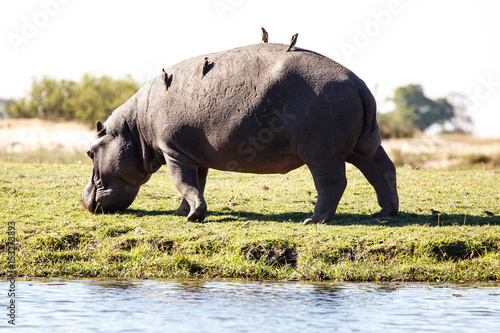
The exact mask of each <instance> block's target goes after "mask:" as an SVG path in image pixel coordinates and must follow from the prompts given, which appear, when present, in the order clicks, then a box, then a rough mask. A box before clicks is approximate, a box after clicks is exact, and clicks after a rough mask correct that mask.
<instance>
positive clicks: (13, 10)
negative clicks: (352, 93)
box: [0, 0, 500, 137]
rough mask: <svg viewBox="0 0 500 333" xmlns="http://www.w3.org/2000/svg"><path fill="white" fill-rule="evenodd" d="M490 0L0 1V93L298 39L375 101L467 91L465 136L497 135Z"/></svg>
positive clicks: (499, 68)
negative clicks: (415, 87) (351, 75)
mask: <svg viewBox="0 0 500 333" xmlns="http://www.w3.org/2000/svg"><path fill="white" fill-rule="evenodd" d="M499 14H500V1H498V0H470V1H465V0H420V1H419V0H413V1H412V0H358V1H356V0H354V1H337V0H324V1H319V0H308V1H304V0H302V1H281V0H275V1H271V0H267V1H265V0H193V1H165V0H141V1H131V0H122V1H118V0H113V1H102V0H101V1H97V0H23V1H14V0H8V1H5V0H4V1H2V2H1V3H0V34H1V39H0V50H1V52H0V56H1V61H0V98H17V97H22V96H23V95H25V94H26V93H27V91H28V90H29V88H30V84H31V81H32V77H34V76H41V75H50V76H54V77H56V78H59V79H62V78H65V79H74V80H78V79H80V77H81V76H82V74H83V73H86V72H90V73H92V74H96V75H103V74H106V75H111V76H114V77H120V76H123V75H126V74H132V76H133V77H134V78H135V79H136V80H138V81H140V82H142V83H144V82H146V81H147V80H149V79H150V78H152V77H153V75H156V74H157V73H159V72H160V71H161V68H163V67H168V66H170V65H173V64H174V63H176V62H178V61H180V60H182V59H185V58H188V57H192V56H196V55H200V54H205V53H210V52H215V51H223V50H227V49H231V48H234V47H238V46H242V45H248V44H253V43H259V42H260V27H261V26H263V27H265V28H266V30H267V31H268V32H269V40H270V42H281V43H285V44H287V43H288V42H289V41H290V37H291V36H292V34H294V33H296V32H298V33H299V38H298V42H297V46H298V47H301V48H306V49H310V50H313V51H316V52H319V53H321V54H323V55H325V56H327V57H329V58H332V59H334V60H336V61H338V62H339V63H341V64H343V65H345V66H346V67H348V68H350V69H351V70H352V71H354V72H355V73H356V74H357V75H358V76H360V77H361V78H362V79H363V80H364V81H365V82H366V83H367V85H368V87H370V89H371V90H372V92H373V93H374V95H375V97H376V98H377V100H378V102H379V106H380V108H381V109H383V108H384V105H385V106H386V107H387V104H386V103H384V101H385V100H386V99H387V98H388V97H391V96H392V93H393V91H394V89H395V88H397V87H399V86H402V85H407V84H421V85H422V86H423V88H424V91H425V93H426V95H428V96H429V97H432V98H437V97H446V96H447V95H449V94H451V93H461V94H464V95H465V96H466V101H467V103H468V105H469V115H470V116H472V118H473V120H474V123H475V127H474V132H475V134H477V135H479V136H483V137H493V136H494V137H500V38H499V34H500V19H499V18H498V16H499Z"/></svg>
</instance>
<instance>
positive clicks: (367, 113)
mask: <svg viewBox="0 0 500 333" xmlns="http://www.w3.org/2000/svg"><path fill="white" fill-rule="evenodd" d="M359 96H360V97H361V101H362V102H363V109H364V122H363V132H362V133H361V135H362V136H363V138H365V139H368V138H369V137H370V136H371V135H372V134H373V131H374V130H375V125H376V124H377V103H376V102H375V98H374V97H373V95H372V93H371V92H370V90H369V89H368V88H367V87H366V86H365V87H363V88H362V89H360V90H359Z"/></svg>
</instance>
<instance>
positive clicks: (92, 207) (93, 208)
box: [82, 169, 102, 214]
mask: <svg viewBox="0 0 500 333" xmlns="http://www.w3.org/2000/svg"><path fill="white" fill-rule="evenodd" d="M99 186H101V187H102V182H101V181H100V179H98V178H97V177H96V172H95V170H94V169H92V176H91V177H90V180H89V182H88V183H87V186H85V189H84V190H83V194H82V204H83V206H84V207H85V209H87V210H88V211H89V212H91V213H94V214H95V213H97V212H98V210H99V200H98V198H97V192H98V189H99Z"/></svg>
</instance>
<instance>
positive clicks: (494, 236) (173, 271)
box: [0, 162, 500, 281]
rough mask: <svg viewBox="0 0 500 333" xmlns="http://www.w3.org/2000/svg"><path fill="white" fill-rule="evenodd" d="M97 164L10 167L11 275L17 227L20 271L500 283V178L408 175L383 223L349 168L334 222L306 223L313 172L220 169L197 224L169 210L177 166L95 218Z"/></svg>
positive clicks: (0, 206) (3, 218) (1, 248)
mask: <svg viewBox="0 0 500 333" xmlns="http://www.w3.org/2000/svg"><path fill="white" fill-rule="evenodd" d="M86 163H87V162H84V164H65V165H56V164H35V163H29V164H16V163H1V162H0V171H1V177H0V186H1V192H0V222H1V227H0V276H6V275H7V272H8V267H7V242H8V239H7V225H8V222H15V231H16V242H17V252H16V268H17V271H18V275H19V276H30V277H34V276H58V277H60V276H75V277H129V278H155V277H207V278H221V277H229V278H251V279H298V280H338V281H437V280H439V281H458V280H466V281H491V280H495V281H500V217H499V215H500V211H498V209H499V207H500V191H499V189H500V188H499V184H500V171H483V170H473V171H425V170H413V169H410V168H400V169H398V185H399V190H400V200H401V204H400V209H401V213H400V215H399V216H398V217H394V218H388V219H386V220H382V221H378V220H376V219H373V218H371V217H370V215H369V214H370V213H373V212H376V211H377V210H378V205H377V201H376V197H375V193H374V191H373V189H372V188H371V187H370V185H369V184H368V183H367V182H366V180H365V179H364V178H363V176H362V175H361V173H360V172H359V171H357V170H349V171H348V181H349V184H348V187H347V189H346V192H345V194H344V197H343V198H342V201H341V204H340V206H339V208H338V211H337V216H336V217H335V219H334V220H333V221H332V222H330V223H328V224H322V225H307V226H303V225H302V224H300V223H298V222H299V221H300V220H301V219H302V218H303V217H304V216H307V215H308V214H310V213H311V212H312V210H313V208H314V206H313V202H314V201H315V195H316V193H315V190H314V187H313V183H312V178H311V176H310V174H309V171H308V170H306V169H305V168H301V169H299V170H295V171H293V172H291V173H289V174H287V175H247V174H235V173H223V172H217V171H211V172H210V174H209V180H208V184H207V191H206V199H207V202H208V205H209V212H208V216H207V219H206V221H205V223H191V222H186V221H184V218H180V217H175V216H171V215H170V213H171V212H173V211H174V210H175V209H176V208H177V206H178V205H179V203H180V202H179V199H180V198H179V193H178V192H177V190H176V189H175V187H174V186H173V184H172V182H171V180H170V177H169V175H168V171H167V169H166V168H162V169H161V170H160V171H159V172H158V173H157V174H156V175H154V176H153V177H152V179H151V180H150V182H148V183H147V184H146V185H144V186H143V188H142V189H141V191H140V192H139V195H138V197H137V199H136V201H135V202H134V204H133V205H132V206H131V207H130V208H129V209H128V210H126V211H125V212H123V213H120V214H114V215H95V216H94V215H91V214H90V213H88V212H86V211H84V210H83V209H82V208H81V206H80V203H79V197H80V195H81V191H82V189H83V187H84V185H85V183H86V181H87V179H88V177H89V176H90V172H91V166H90V165H89V164H86ZM431 209H435V210H439V211H441V212H443V213H442V214H441V215H439V216H437V215H432V214H431V211H430V210H431ZM484 211H492V212H494V213H495V214H496V216H493V217H489V216H487V215H486V214H485V213H484ZM249 222H250V224H249V226H248V227H246V228H244V227H242V225H243V224H245V223H249Z"/></svg>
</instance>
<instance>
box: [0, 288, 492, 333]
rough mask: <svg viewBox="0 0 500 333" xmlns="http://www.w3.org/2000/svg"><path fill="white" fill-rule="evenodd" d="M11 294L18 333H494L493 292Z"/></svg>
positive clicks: (97, 291)
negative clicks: (13, 295) (13, 296)
mask: <svg viewBox="0 0 500 333" xmlns="http://www.w3.org/2000/svg"><path fill="white" fill-rule="evenodd" d="M8 289H9V284H8V283H7V282H6V280H5V279H3V280H2V282H1V283H0V290H1V292H2V295H3V296H2V298H1V299H3V303H2V304H5V305H8V304H9V303H8V302H9V297H7V292H8ZM15 291H16V298H15V304H16V309H15V310H16V313H15V315H16V318H15V323H16V325H15V327H16V330H19V331H22V332H488V333H492V332H500V284H482V285H432V284H355V283H343V284H335V283H298V282H296V283H295V282H294V283H280V282H249V281H241V282H238V281H206V280H182V281H178V280H64V279H44V280H33V281H28V280H21V281H16V284H15ZM2 308H3V313H4V314H3V315H2V320H1V322H0V327H2V332H6V331H7V330H5V329H4V328H5V327H7V328H13V327H12V325H10V324H8V320H9V318H8V317H7V312H8V309H7V308H6V306H4V305H3V306H2Z"/></svg>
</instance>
